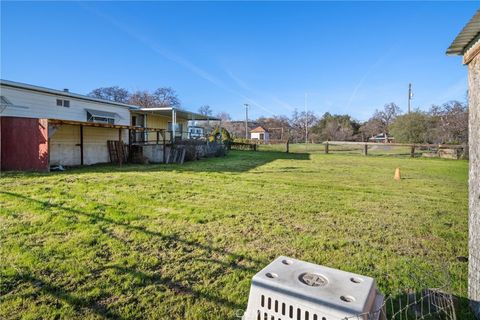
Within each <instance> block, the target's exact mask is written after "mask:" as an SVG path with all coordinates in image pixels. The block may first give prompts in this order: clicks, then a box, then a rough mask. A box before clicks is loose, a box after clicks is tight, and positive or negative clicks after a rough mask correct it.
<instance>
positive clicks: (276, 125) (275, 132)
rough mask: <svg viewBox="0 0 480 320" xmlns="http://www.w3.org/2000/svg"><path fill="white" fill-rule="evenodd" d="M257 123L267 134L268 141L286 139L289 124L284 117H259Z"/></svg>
mask: <svg viewBox="0 0 480 320" xmlns="http://www.w3.org/2000/svg"><path fill="white" fill-rule="evenodd" d="M257 122H258V125H260V126H262V127H263V128H265V129H266V130H267V131H268V132H269V134H270V140H285V139H286V138H287V137H288V133H289V131H290V122H289V120H288V118H287V117H285V116H273V117H260V118H258V119H257Z"/></svg>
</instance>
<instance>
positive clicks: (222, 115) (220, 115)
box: [216, 112, 232, 121]
mask: <svg viewBox="0 0 480 320" xmlns="http://www.w3.org/2000/svg"><path fill="white" fill-rule="evenodd" d="M216 117H217V118H219V119H221V120H222V121H230V120H232V117H230V114H229V113H228V112H219V113H217V115H216Z"/></svg>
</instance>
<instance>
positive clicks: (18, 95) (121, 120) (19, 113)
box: [0, 85, 130, 125]
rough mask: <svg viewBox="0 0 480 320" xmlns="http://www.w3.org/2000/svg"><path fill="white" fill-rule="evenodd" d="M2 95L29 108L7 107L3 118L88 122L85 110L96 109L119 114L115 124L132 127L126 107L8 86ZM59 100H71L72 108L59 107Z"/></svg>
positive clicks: (3, 87)
mask: <svg viewBox="0 0 480 320" xmlns="http://www.w3.org/2000/svg"><path fill="white" fill-rule="evenodd" d="M0 94H1V95H2V96H5V97H6V98H7V99H8V100H9V101H10V102H11V103H12V104H13V105H15V106H23V107H27V108H13V107H7V108H5V110H4V111H3V112H2V116H12V117H24V118H41V119H60V120H74V121H87V113H86V111H85V109H96V110H102V111H107V112H112V113H116V114H118V116H117V117H116V119H115V124H119V125H130V111H129V109H128V108H126V107H121V106H115V105H109V104H108V103H101V102H94V101H86V100H81V99H78V98H70V97H62V96H60V95H55V94H50V93H43V92H36V91H30V90H27V89H20V88H12V87H9V86H6V85H2V86H1V87H0ZM57 99H63V100H69V101H70V107H68V108H67V107H60V106H57Z"/></svg>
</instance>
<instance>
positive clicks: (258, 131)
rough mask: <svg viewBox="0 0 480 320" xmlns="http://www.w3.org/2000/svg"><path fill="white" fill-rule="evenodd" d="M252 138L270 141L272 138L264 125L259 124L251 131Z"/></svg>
mask: <svg viewBox="0 0 480 320" xmlns="http://www.w3.org/2000/svg"><path fill="white" fill-rule="evenodd" d="M250 139H252V140H260V141H263V142H268V141H269V140H270V134H269V133H268V131H267V130H265V128H264V127H262V126H258V127H256V128H255V129H253V130H251V131H250Z"/></svg>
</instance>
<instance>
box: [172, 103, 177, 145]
mask: <svg viewBox="0 0 480 320" xmlns="http://www.w3.org/2000/svg"><path fill="white" fill-rule="evenodd" d="M176 126H177V112H176V111H175V108H172V137H171V139H172V143H173V142H174V141H175V127H176Z"/></svg>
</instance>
